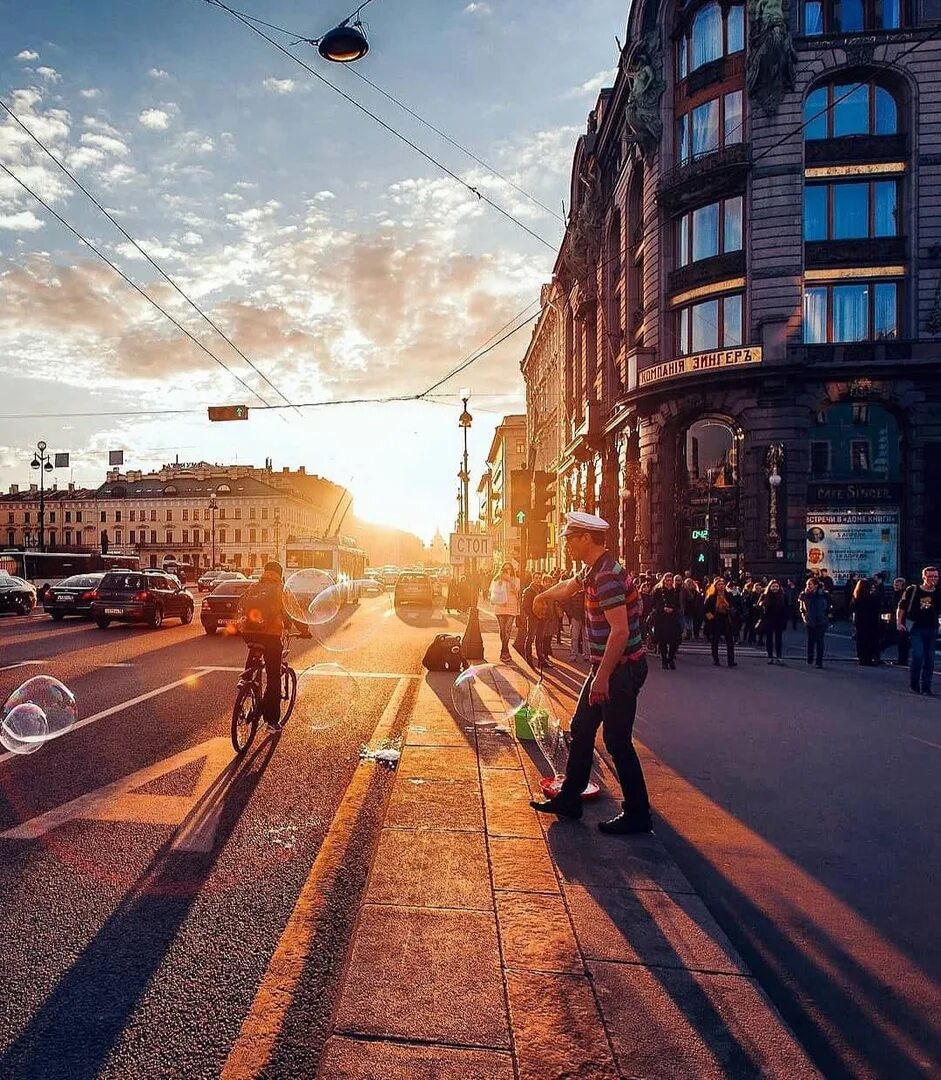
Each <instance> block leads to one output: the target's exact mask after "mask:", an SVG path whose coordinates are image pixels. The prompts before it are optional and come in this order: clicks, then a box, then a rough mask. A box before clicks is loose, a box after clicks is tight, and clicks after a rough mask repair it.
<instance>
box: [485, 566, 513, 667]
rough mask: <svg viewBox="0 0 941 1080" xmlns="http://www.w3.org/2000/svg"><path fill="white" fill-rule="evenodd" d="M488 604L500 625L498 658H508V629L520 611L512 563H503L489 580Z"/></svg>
mask: <svg viewBox="0 0 941 1080" xmlns="http://www.w3.org/2000/svg"><path fill="white" fill-rule="evenodd" d="M490 606H491V607H492V608H493V613H494V615H496V617H497V623H498V624H499V626H500V659H501V660H510V659H512V658H511V656H510V631H511V630H512V629H513V620H514V619H515V618H516V616H517V615H519V612H520V583H519V578H518V577H517V576H516V572H515V571H514V569H513V564H512V563H504V564H503V566H502V567H501V568H500V573H499V574H497V575H496V576H495V577H494V578H493V580H492V581H491V582H490Z"/></svg>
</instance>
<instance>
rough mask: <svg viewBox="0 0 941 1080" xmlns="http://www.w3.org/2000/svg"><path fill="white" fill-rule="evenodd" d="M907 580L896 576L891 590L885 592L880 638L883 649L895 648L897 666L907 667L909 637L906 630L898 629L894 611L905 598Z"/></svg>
mask: <svg viewBox="0 0 941 1080" xmlns="http://www.w3.org/2000/svg"><path fill="white" fill-rule="evenodd" d="M907 585H908V582H907V581H906V580H905V578H903V577H897V578H896V579H895V581H893V582H892V591H891V592H889V593H887V595H886V598H885V608H884V611H883V615H882V619H883V628H884V636H883V639H882V647H883V649H894V650H895V661H894V663H895V664H896V665H897V666H898V667H908V652H909V644H910V642H911V638H910V636H909V633H908V631H907V630H904V631H903V630H900V629H899V625H898V616H897V615H896V612H897V611H898V609H899V605H900V604H901V603H902V601H903V600H904V598H905V589H906V587H907Z"/></svg>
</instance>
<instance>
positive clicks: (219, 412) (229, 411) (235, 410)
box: [209, 405, 248, 420]
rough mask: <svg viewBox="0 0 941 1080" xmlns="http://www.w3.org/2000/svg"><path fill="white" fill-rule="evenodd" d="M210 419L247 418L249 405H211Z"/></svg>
mask: <svg viewBox="0 0 941 1080" xmlns="http://www.w3.org/2000/svg"><path fill="white" fill-rule="evenodd" d="M209 419H210V420H247V419H248V406H247V405H210V406H209Z"/></svg>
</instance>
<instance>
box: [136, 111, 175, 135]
mask: <svg viewBox="0 0 941 1080" xmlns="http://www.w3.org/2000/svg"><path fill="white" fill-rule="evenodd" d="M137 120H138V123H139V124H140V125H141V127H145V128H149V129H150V130H151V131H166V130H167V128H169V126H170V114H169V113H168V112H166V111H165V110H164V109H144V111H143V112H141V113H139V114H138V116H137Z"/></svg>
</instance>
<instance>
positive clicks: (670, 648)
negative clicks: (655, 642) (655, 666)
mask: <svg viewBox="0 0 941 1080" xmlns="http://www.w3.org/2000/svg"><path fill="white" fill-rule="evenodd" d="M682 640H683V639H682V631H681V630H679V628H674V627H671V628H670V630H669V631H667V632H665V633H664V635H663V639H662V641H661V642H660V656H661V657H662V658H663V662H664V663H665V664H672V663H673V661H674V660H675V659H676V653H677V650H678V649H679V647H680V642H681V641H682Z"/></svg>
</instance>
